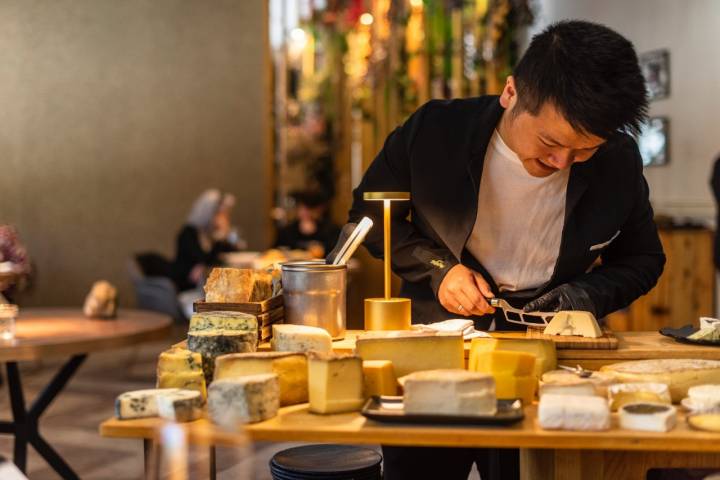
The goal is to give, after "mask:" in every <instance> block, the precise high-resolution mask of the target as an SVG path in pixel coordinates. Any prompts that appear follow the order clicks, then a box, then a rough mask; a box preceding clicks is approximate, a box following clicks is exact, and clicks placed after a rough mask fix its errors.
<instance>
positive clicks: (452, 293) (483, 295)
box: [438, 264, 495, 317]
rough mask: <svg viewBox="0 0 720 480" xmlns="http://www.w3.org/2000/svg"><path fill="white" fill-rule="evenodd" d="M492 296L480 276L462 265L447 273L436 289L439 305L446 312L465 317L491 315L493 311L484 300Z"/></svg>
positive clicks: (488, 286) (488, 287)
mask: <svg viewBox="0 0 720 480" xmlns="http://www.w3.org/2000/svg"><path fill="white" fill-rule="evenodd" d="M494 296H495V295H494V294H493V292H492V290H491V289H490V285H488V283H487V282H486V281H485V279H484V278H483V277H482V275H480V274H479V273H478V272H475V271H473V270H470V269H469V268H467V267H466V266H464V265H462V264H457V265H455V266H454V267H452V268H451V269H450V270H449V271H448V273H447V274H446V275H445V278H443V281H442V283H441V284H440V288H439V289H438V299H439V300H440V304H441V305H442V306H443V307H445V309H446V310H447V311H449V312H452V313H457V314H458V315H463V316H466V317H469V316H470V315H478V316H479V315H486V314H488V313H493V312H494V311H495V309H494V308H493V307H491V306H490V305H489V304H488V302H487V300H486V299H487V298H491V297H494Z"/></svg>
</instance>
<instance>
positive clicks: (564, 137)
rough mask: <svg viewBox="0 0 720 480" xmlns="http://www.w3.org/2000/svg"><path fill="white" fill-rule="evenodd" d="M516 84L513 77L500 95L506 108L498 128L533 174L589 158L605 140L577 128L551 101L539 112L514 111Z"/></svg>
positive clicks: (509, 145)
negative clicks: (571, 124)
mask: <svg viewBox="0 0 720 480" xmlns="http://www.w3.org/2000/svg"><path fill="white" fill-rule="evenodd" d="M514 87H515V85H514V82H512V77H510V78H509V79H508V83H507V84H506V85H505V90H504V91H503V94H502V96H501V98H500V103H501V104H502V105H503V106H504V107H505V108H506V111H505V113H504V114H503V118H502V120H501V122H500V126H499V130H500V135H501V136H502V138H503V140H504V141H505V143H506V144H507V145H508V147H510V149H511V150H513V151H514V152H515V153H516V154H517V156H518V157H520V160H521V161H522V163H523V166H524V167H525V170H527V172H528V173H529V174H530V175H532V176H534V177H547V176H549V175H552V174H553V173H555V172H557V171H559V170H565V169H568V168H570V167H571V166H572V164H573V163H577V162H584V161H586V160H588V159H590V157H592V156H593V154H594V153H595V152H596V151H597V150H598V148H600V146H601V145H602V144H603V143H605V139H603V138H600V137H597V136H595V135H592V134H590V133H584V132H578V131H576V130H574V129H573V128H572V127H571V126H570V124H569V123H568V122H567V121H566V120H565V118H563V116H562V115H561V114H560V113H559V112H558V111H557V109H556V108H555V106H554V105H552V104H550V103H546V104H544V105H543V106H542V108H541V109H540V111H539V112H538V113H537V115H532V114H531V113H529V112H527V111H521V112H514V111H513V110H514V109H515V108H516V103H517V96H516V95H515V88H514Z"/></svg>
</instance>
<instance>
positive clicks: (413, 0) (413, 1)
mask: <svg viewBox="0 0 720 480" xmlns="http://www.w3.org/2000/svg"><path fill="white" fill-rule="evenodd" d="M410 6H411V7H413V8H420V7H422V6H423V0H410Z"/></svg>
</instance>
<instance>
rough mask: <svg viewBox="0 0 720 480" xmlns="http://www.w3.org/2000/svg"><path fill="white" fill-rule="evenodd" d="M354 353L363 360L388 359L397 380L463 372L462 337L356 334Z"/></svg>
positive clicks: (377, 332) (402, 331) (398, 332)
mask: <svg viewBox="0 0 720 480" xmlns="http://www.w3.org/2000/svg"><path fill="white" fill-rule="evenodd" d="M355 352H356V353H357V354H358V355H359V356H360V357H362V359H363V360H390V361H391V362H392V364H393V368H394V369H395V375H397V376H398V377H402V376H405V375H407V374H410V373H413V372H417V371H421V370H437V369H463V368H464V367H465V352H464V349H463V337H462V334H455V333H439V332H437V333H436V332H412V331H404V330H397V331H394V330H391V331H375V332H367V333H365V334H362V335H360V336H359V337H358V338H357V341H356V343H355Z"/></svg>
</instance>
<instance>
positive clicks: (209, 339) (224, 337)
mask: <svg viewBox="0 0 720 480" xmlns="http://www.w3.org/2000/svg"><path fill="white" fill-rule="evenodd" d="M188 349H189V350H190V351H192V352H196V353H199V354H200V355H201V356H202V364H203V372H204V374H205V380H206V382H207V383H210V382H212V379H213V375H214V371H215V359H216V358H217V357H219V356H220V355H227V354H228V353H247V352H254V351H255V350H256V349H257V331H254V332H251V331H239V330H223V329H209V330H196V331H190V332H188Z"/></svg>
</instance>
